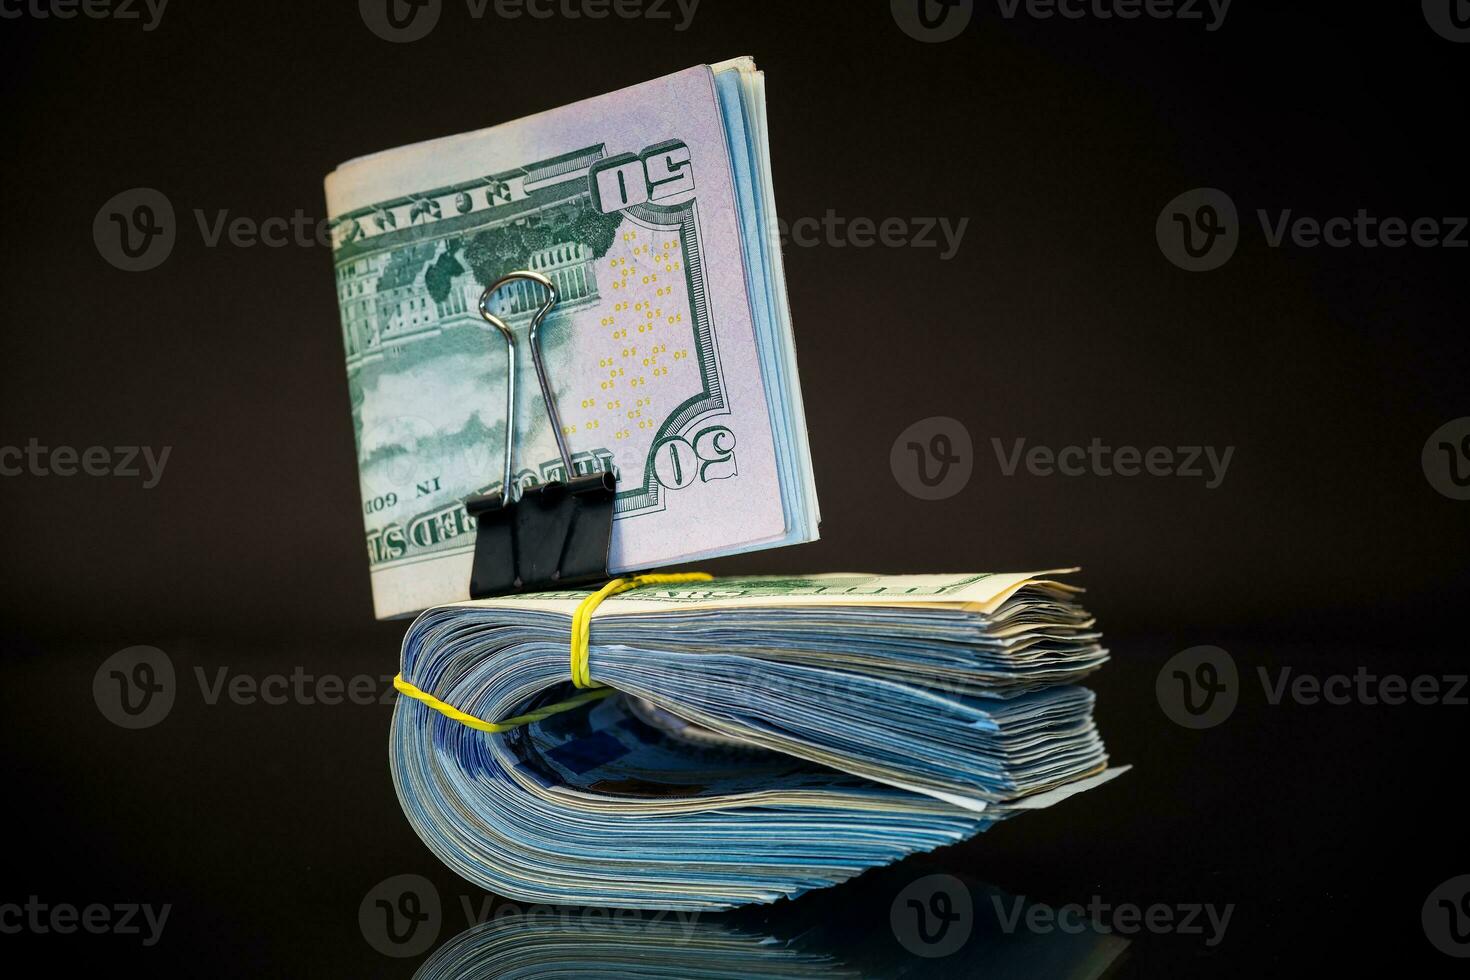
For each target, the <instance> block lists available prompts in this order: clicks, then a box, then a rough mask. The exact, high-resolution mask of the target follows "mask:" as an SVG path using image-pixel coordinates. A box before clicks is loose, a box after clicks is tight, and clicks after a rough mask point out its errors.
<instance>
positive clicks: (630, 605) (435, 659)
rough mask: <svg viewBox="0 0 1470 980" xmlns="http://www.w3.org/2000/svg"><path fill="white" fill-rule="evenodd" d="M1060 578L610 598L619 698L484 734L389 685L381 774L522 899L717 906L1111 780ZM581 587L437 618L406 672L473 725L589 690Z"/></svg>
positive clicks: (770, 583)
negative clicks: (575, 650) (580, 650)
mask: <svg viewBox="0 0 1470 980" xmlns="http://www.w3.org/2000/svg"><path fill="white" fill-rule="evenodd" d="M1054 574H1058V573H1035V574H1014V575H992V574H977V575H922V576H913V575H910V576H888V577H885V576H871V575H822V576H816V577H812V578H745V579H724V580H715V581H713V582H707V583H695V584H681V585H675V586H658V585H655V586H649V587H645V588H642V589H639V590H637V591H633V592H628V593H625V594H623V595H618V596H614V597H612V598H609V599H607V600H606V601H605V602H603V603H602V605H600V606H599V607H597V610H596V615H595V617H594V618H593V619H592V621H591V623H592V625H591V627H590V645H589V647H588V668H589V672H590V675H591V678H592V680H593V681H595V682H596V683H598V684H601V685H606V686H607V687H608V688H611V689H614V690H615V692H616V693H615V694H613V696H610V697H605V698H601V699H599V700H596V701H590V702H588V703H587V704H583V705H580V706H579V707H577V708H574V709H572V710H564V711H560V712H559V713H556V714H550V715H547V716H546V717H544V719H543V720H539V721H535V722H532V723H528V724H524V725H521V726H520V727H516V728H513V729H511V730H509V731H504V732H493V733H492V732H486V731H481V730H477V729H475V728H474V727H471V726H469V725H466V724H465V723H464V722H463V721H461V720H456V719H455V718H454V717H451V715H450V714H449V713H447V712H446V711H444V710H440V709H439V708H436V707H435V706H433V705H430V704H427V703H425V702H423V701H422V700H419V699H413V698H402V699H400V701H399V704H398V707H397V709H396V711H395V714H394V720H393V733H392V736H391V759H392V770H393V779H394V784H395V786H396V788H397V791H398V795H399V799H400V801H401V802H402V804H403V808H404V811H405V813H406V814H407V815H408V819H409V821H410V822H411V823H412V825H413V826H414V828H415V829H416V830H417V831H418V833H419V834H420V836H421V837H422V838H423V839H424V841H425V842H426V843H427V844H428V846H429V847H430V848H431V849H432V850H433V851H434V852H435V853H436V854H437V855H438V856H439V857H440V858H441V859H442V860H443V861H444V862H445V863H446V864H448V865H449V866H450V867H451V868H453V869H454V870H455V871H456V872H458V873H459V874H460V875H462V876H464V877H465V878H467V879H469V880H470V881H473V882H475V883H477V884H479V885H481V886H483V887H485V888H487V889H489V890H491V891H493V892H497V893H499V894H502V895H508V896H511V897H515V898H520V899H524V900H530V901H537V902H567V901H574V902H578V903H584V904H596V905H608V906H621V907H633V908H663V909H710V908H725V907H730V906H735V905H741V904H747V903H752V902H770V901H773V900H775V899H777V898H780V897H783V896H790V895H795V894H798V893H801V892H803V891H806V890H808V889H811V888H817V887H821V886H825V885H829V884H833V883H835V882H839V881H842V880H844V879H847V878H849V877H851V876H853V875H855V874H858V873H859V872H861V871H863V870H864V869H866V868H869V867H874V866H877V865H880V864H884V863H887V862H890V861H894V860H897V859H899V858H901V857H903V856H904V855H906V854H910V853H913V852H915V851H921V850H928V849H931V848H935V847H938V846H941V845H943V844H948V843H952V842H955V841H958V840H962V839H964V838H966V837H968V836H970V835H972V834H975V833H977V832H979V831H981V830H984V829H986V828H987V827H989V826H990V825H992V824H994V823H995V822H996V821H998V820H1000V819H1002V818H1005V817H1008V816H1010V815H1012V814H1014V813H1017V812H1018V811H1021V810H1025V809H1036V808H1041V807H1045V806H1049V805H1051V804H1052V803H1055V802H1057V801H1058V800H1060V799H1063V798H1065V797H1066V796H1069V795H1071V794H1073V793H1075V792H1077V791H1079V790H1082V789H1086V788H1089V787H1091V786H1093V785H1096V784H1097V783H1098V782H1100V781H1102V780H1105V779H1107V778H1109V777H1110V776H1111V775H1112V774H1113V771H1111V770H1107V768H1106V767H1107V756H1106V753H1105V751H1104V749H1103V745H1102V742H1101V740H1100V739H1099V737H1098V735H1097V732H1096V729H1095V728H1094V725H1093V721H1092V706H1093V695H1092V693H1091V692H1090V691H1088V690H1086V689H1085V688H1082V687H1078V686H1076V685H1075V682H1076V681H1078V680H1079V679H1081V678H1082V677H1084V676H1085V675H1087V674H1088V673H1090V672H1091V671H1093V670H1096V669H1097V668H1098V667H1099V666H1100V665H1101V664H1102V663H1103V662H1104V661H1105V660H1106V659H1107V652H1106V651H1105V650H1104V649H1103V648H1102V647H1101V645H1100V644H1099V634H1098V633H1096V632H1095V631H1094V630H1093V621H1092V619H1091V618H1090V617H1089V616H1088V614H1087V613H1086V612H1084V611H1083V609H1082V608H1081V607H1080V606H1079V605H1078V603H1077V601H1076V592H1077V590H1076V589H1075V588H1074V587H1071V586H1069V585H1066V584H1063V583H1062V582H1061V581H1060V580H1058V579H1056V578H1054V577H1053V575H1054ZM585 595H586V594H585V593H580V592H563V593H538V594H532V595H524V596H514V597H506V598H499V599H488V600H481V601H478V602H468V603H460V604H455V605H449V606H444V607H439V608H436V609H431V610H429V611H428V612H426V613H424V614H423V615H421V616H420V617H419V618H418V619H417V620H416V621H415V622H414V624H413V625H412V626H411V627H410V629H409V631H408V634H407V636H406V637H405V639H404V644H403V654H402V665H401V673H402V678H403V680H404V682H406V684H408V685H411V686H412V688H414V689H416V690H417V692H419V693H421V694H423V695H426V696H429V697H432V698H434V699H437V700H438V702H440V704H441V705H442V706H452V709H454V710H457V711H459V712H463V713H464V714H465V715H468V716H471V717H473V718H476V719H481V720H484V721H487V722H497V721H500V720H504V719H510V718H514V717H521V716H524V715H526V714H527V713H535V712H536V709H538V708H544V707H545V706H548V705H557V706H562V705H564V704H565V703H566V702H567V701H569V700H572V701H575V700H576V699H577V698H587V697H588V696H589V692H583V693H582V694H580V695H578V694H577V692H576V691H575V690H573V689H572V687H571V685H570V684H569V683H567V681H568V677H569V670H570V668H569V649H570V643H571V637H572V632H573V631H572V617H573V615H574V613H576V611H577V610H578V608H579V606H580V605H581V603H582V600H583V599H584V598H585ZM590 693H592V694H596V693H612V692H608V691H602V692H598V691H593V692H590Z"/></svg>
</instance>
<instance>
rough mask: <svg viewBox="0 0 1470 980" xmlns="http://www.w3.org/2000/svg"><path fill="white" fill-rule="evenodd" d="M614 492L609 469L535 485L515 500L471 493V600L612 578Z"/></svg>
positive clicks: (495, 495)
mask: <svg viewBox="0 0 1470 980" xmlns="http://www.w3.org/2000/svg"><path fill="white" fill-rule="evenodd" d="M616 497H617V489H616V485H615V482H614V480H613V475H612V474H611V473H588V474H587V475H586V476H579V477H575V478H573V479H572V480H570V481H569V482H566V483H563V482H562V481H560V480H557V481H555V482H553V483H544V484H542V485H541V486H539V487H531V488H530V489H528V490H526V491H525V492H524V493H522V494H521V499H520V500H518V501H515V502H514V503H511V504H509V505H507V504H506V503H505V497H504V495H503V494H499V493H489V494H482V495H480V496H476V497H470V498H469V499H468V500H466V501H465V502H464V505H465V509H466V510H468V511H469V512H470V515H471V516H472V517H474V518H475V520H476V521H477V522H478V529H477V530H476V532H475V565H474V568H473V569H472V571H471V572H470V598H472V599H483V598H485V597H486V596H492V595H505V594H506V593H509V592H541V591H544V590H547V589H555V588H562V587H565V586H570V585H583V584H586V583H588V582H600V581H603V580H604V579H606V578H607V577H608V576H607V549H608V546H609V545H610V544H612V515H613V500H614V498H616Z"/></svg>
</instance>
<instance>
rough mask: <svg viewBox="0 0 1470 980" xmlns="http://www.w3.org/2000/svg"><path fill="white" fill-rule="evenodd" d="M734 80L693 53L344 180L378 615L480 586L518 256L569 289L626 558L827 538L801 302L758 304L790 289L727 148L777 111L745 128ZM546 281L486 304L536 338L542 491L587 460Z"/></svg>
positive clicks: (497, 467)
mask: <svg viewBox="0 0 1470 980" xmlns="http://www.w3.org/2000/svg"><path fill="white" fill-rule="evenodd" d="M721 75H728V76H731V80H732V81H733V82H736V83H737V87H738V85H745V86H749V85H751V84H754V82H752V81H751V78H749V77H747V76H757V73H755V72H753V71H752V70H750V66H749V63H748V62H742V63H737V64H736V66H735V67H732V68H729V69H725V70H723V71H721V72H715V71H712V70H711V69H709V68H698V69H691V70H690V71H687V72H683V73H680V74H679V75H675V76H671V77H669V78H667V79H661V80H659V81H656V82H650V83H647V84H646V85H644V86H639V87H637V88H635V89H631V90H626V91H624V92H621V93H615V94H613V95H611V96H604V97H602V98H600V99H595V100H591V101H590V102H586V103H579V104H577V105H574V106H569V107H566V108H565V109H562V110H557V111H556V112H553V113H547V114H544V115H542V116H537V117H532V118H530V119H527V120H522V121H520V122H517V123H510V124H507V125H506V126H502V127H497V128H496V129H494V130H487V131H482V132H480V133H473V134H468V135H466V136H461V137H452V138H450V139H448V140H440V141H436V142H435V143H433V144H420V145H419V146H414V147H406V148H403V149H400V150H396V151H390V152H389V153H385V154H378V155H376V156H373V157H368V158H364V159H362V160H358V161H354V162H352V163H349V164H346V165H344V166H343V167H342V168H341V169H339V170H338V171H337V172H336V173H334V174H333V175H332V176H331V177H330V178H328V185H327V186H328V201H329V209H330V210H331V212H332V216H333V217H332V221H333V228H334V248H335V252H334V259H335V263H336V274H337V289H338V298H339V302H340V306H341V313H342V335H343V345H344V349H345V352H346V363H347V375H348V385H349V392H350V395H351V403H352V414H353V427H354V432H355V434H356V439H357V451H358V464H359V468H360V476H361V484H362V508H363V514H364V519H365V526H366V535H367V538H366V546H367V554H368V561H369V565H370V567H371V569H372V571H373V576H374V593H375V599H376V602H377V605H378V612H379V615H395V614H401V613H405V612H412V611H414V610H416V609H418V608H422V607H423V606H425V605H429V604H432V603H436V602H444V601H452V600H455V599H460V598H463V597H464V594H465V584H466V581H467V571H468V564H469V556H470V553H471V551H472V549H473V541H474V526H473V519H472V518H470V517H469V515H467V514H466V513H465V510H464V507H463V503H462V501H463V498H464V497H466V496H468V495H470V494H474V493H483V492H489V491H493V490H499V489H501V488H500V487H499V482H500V473H501V470H502V468H503V463H502V459H503V457H502V453H503V451H504V438H505V420H504V418H503V411H504V408H503V406H504V404H505V383H506V372H507V365H506V356H505V351H504V348H503V347H502V346H501V342H500V340H499V339H498V337H496V336H495V335H494V334H493V333H490V332H489V328H488V325H487V324H486V323H485V322H484V320H483V319H482V318H481V317H480V315H479V313H478V309H477V304H478V303H479V301H480V297H481V294H482V293H483V291H484V289H485V288H486V286H487V285H488V284H489V283H491V282H494V281H495V280H496V279H498V278H500V277H501V276H503V275H505V274H506V273H508V272H511V271H515V270H518V269H529V270H531V271H535V272H539V273H541V274H542V275H545V276H546V277H548V278H549V279H551V280H552V281H553V282H555V283H556V286H557V290H558V303H557V305H556V306H555V308H554V309H553V310H552V312H551V314H550V316H549V317H548V319H547V321H546V323H545V325H544V326H543V327H542V331H541V336H542V350H543V353H544V355H545V359H546V363H547V369H548V374H549V376H550V378H551V381H552V384H553V388H554V390H555V397H556V399H557V406H558V408H559V410H560V413H561V417H562V424H563V432H564V434H565V436H566V439H567V443H568V446H569V447H570V449H571V451H572V463H573V466H574V467H575V468H576V469H577V471H578V472H579V473H586V472H591V471H596V470H610V471H612V472H613V473H614V474H616V476H617V477H618V493H617V503H616V511H615V519H614V541H613V549H612V555H611V570H613V571H621V570H625V569H628V568H633V567H647V566H651V565H657V564H667V563H670V562H674V561H679V560H682V559H687V558H694V557H702V556H708V555H712V554H718V553H727V552H730V551H738V550H747V549H749V548H751V547H761V546H772V545H778V544H784V543H791V542H793V541H797V540H809V539H810V538H812V537H814V536H815V520H816V518H815V512H814V511H815V508H814V499H813V496H812V491H811V483H810V465H809V461H808V460H807V455H806V446H805V433H804V423H803V420H802V418H801V415H800V402H799V392H798V391H797V390H796V387H795V386H796V375H795V361H794V352H793V350H792V349H791V344H790V334H789V323H788V322H787V315H786V311H785V304H784V299H783V300H782V301H781V302H779V303H771V302H769V301H768V299H766V301H762V299H763V298H768V297H769V296H770V295H775V296H784V289H773V286H779V285H780V284H779V281H775V282H774V283H773V281H772V280H773V279H776V277H779V276H780V274H781V272H780V268H779V255H776V254H772V253H769V252H768V251H767V249H766V248H765V247H764V246H763V244H762V243H761V242H760V241H758V240H755V236H749V237H748V238H747V237H746V236H742V234H741V223H742V222H745V221H747V220H748V217H749V216H748V215H746V214H744V213H743V210H753V211H760V210H761V209H762V207H763V206H764V205H765V204H766V195H765V194H764V193H763V189H764V188H763V186H762V184H761V180H762V177H763V174H761V173H752V172H747V173H744V174H741V173H738V172H737V171H738V170H739V168H738V167H736V168H733V169H732V167H731V165H730V154H729V153H727V145H728V144H729V143H731V142H732V141H733V140H734V139H735V138H736V135H735V134H736V133H738V134H739V135H741V136H743V137H744V138H746V139H749V138H752V137H753V136H754V137H756V138H760V139H763V138H764V131H763V129H761V130H760V131H759V132H752V128H753V122H752V121H742V122H741V124H740V126H738V127H735V128H734V129H731V127H730V123H729V121H728V120H727V119H726V117H725V115H724V111H725V110H724V109H722V106H721V103H720V99H719V98H718V96H717V87H718V85H719V84H722V83H720V82H718V81H717V79H718V78H719V77H720V76H721ZM724 84H727V85H728V83H724ZM645 90H646V91H645ZM635 93H636V94H635ZM731 104H732V105H733V106H736V107H740V106H742V105H743V103H742V102H740V101H739V100H736V101H734V102H732V103H731ZM670 109H677V111H676V112H674V113H672V114H671V113H670ZM613 123H617V124H618V125H613ZM671 126H673V127H677V128H679V129H680V130H681V132H677V133H675V132H670V131H669V129H670V127H671ZM607 132H610V133H611V134H613V135H615V136H616V138H617V139H618V140H619V142H618V143H617V144H616V145H610V143H609V142H608V140H606V139H594V137H600V136H602V135H604V133H607ZM742 149H743V148H742ZM451 178H452V179H451ZM757 294H758V296H757ZM753 296H757V298H756V299H752V297H753ZM545 299H546V297H545V295H544V290H543V288H542V287H540V286H539V285H536V284H535V283H531V282H516V283H512V284H509V285H508V286H507V287H505V288H503V289H501V290H500V291H498V292H497V293H496V294H495V295H494V297H493V298H492V304H491V305H492V308H493V310H494V312H496V314H497V315H499V316H500V317H501V318H502V319H504V320H505V321H506V322H507V323H508V324H509V325H510V327H511V329H512V330H513V331H515V332H516V333H517V336H518V342H519V347H520V351H521V356H519V357H518V358H517V360H518V362H519V363H518V367H517V370H518V371H519V372H520V376H518V378H517V382H516V387H517V392H518V402H519V404H518V406H517V424H516V430H517V431H516V446H515V453H514V457H513V462H514V473H515V480H516V482H517V484H518V485H519V486H521V487H523V488H524V487H528V486H534V485H537V484H541V483H544V482H548V481H551V480H556V479H561V478H564V477H565V476H566V475H567V474H565V473H563V472H562V471H563V469H564V467H563V464H562V461H561V459H560V457H559V455H558V453H557V450H556V445H555V440H554V437H553V434H552V433H551V431H550V428H549V423H548V421H547V419H546V416H545V411H544V405H543V402H542V399H541V397H540V394H539V389H538V387H537V385H536V380H535V375H534V369H533V367H532V364H531V359H530V357H529V356H528V355H529V351H528V350H527V349H526V346H525V336H524V331H525V328H526V327H527V326H528V324H529V321H530V318H531V315H532V314H533V313H534V312H535V310H536V309H537V308H539V307H540V306H541V305H542V304H543V303H544V302H545Z"/></svg>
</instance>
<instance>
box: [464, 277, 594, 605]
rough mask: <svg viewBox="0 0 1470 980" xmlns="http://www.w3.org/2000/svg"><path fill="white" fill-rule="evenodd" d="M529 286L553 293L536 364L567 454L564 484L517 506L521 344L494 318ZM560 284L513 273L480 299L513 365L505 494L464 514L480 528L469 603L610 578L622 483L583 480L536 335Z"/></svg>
mask: <svg viewBox="0 0 1470 980" xmlns="http://www.w3.org/2000/svg"><path fill="white" fill-rule="evenodd" d="M519 279H524V280H529V281H531V282H534V283H537V284H538V285H540V286H542V287H543V288H545V290H546V302H545V303H544V304H542V306H541V308H540V309H539V310H537V311H536V314H535V316H533V317H532V318H531V332H530V341H531V358H532V361H533V362H534V363H535V365H536V380H537V381H539V382H540V384H541V396H542V397H543V398H545V399H546V417H547V419H548V421H550V422H551V431H552V433H553V434H555V436H556V448H557V450H558V451H559V452H560V453H561V462H562V466H563V467H564V470H563V477H564V478H563V479H560V480H554V481H552V482H550V483H543V484H541V485H540V486H535V487H528V488H526V489H525V490H524V491H522V492H521V494H520V498H519V499H513V498H512V492H513V488H514V487H515V486H516V483H515V481H514V479H513V476H512V472H511V461H512V456H513V454H514V452H515V422H516V344H515V336H514V335H513V334H512V333H511V332H510V328H509V327H507V326H506V325H505V322H504V321H503V320H501V319H500V318H499V317H498V316H496V315H495V314H494V313H492V312H491V311H490V297H491V296H492V295H494V293H495V291H496V290H498V289H499V288H500V287H501V286H504V285H505V284H506V283H508V282H512V281H515V280H519ZM556 298H557V297H556V284H555V283H553V282H552V281H551V280H550V279H548V278H547V277H546V276H543V275H541V274H540V273H537V272H512V273H509V274H507V275H505V276H502V277H500V278H499V279H497V280H496V281H495V282H493V283H491V284H490V285H489V287H488V288H486V290H485V291H484V292H483V293H481V294H480V316H482V317H484V318H485V322H487V323H489V324H490V325H491V326H492V327H494V328H495V329H496V330H499V331H500V335H501V336H502V337H504V338H505V352H506V356H507V358H508V359H509V360H508V364H507V371H506V384H505V475H504V478H503V479H502V481H501V483H500V492H499V493H489V494H477V495H475V496H473V497H469V498H468V499H466V500H465V502H464V505H465V509H466V510H467V511H469V513H470V515H471V516H473V517H474V518H475V520H476V522H477V524H478V529H477V531H476V532H475V563H474V566H473V568H472V569H471V571H470V598H471V599H483V598H485V597H487V596H494V595H506V594H508V593H513V592H541V591H546V590H548V589H557V588H565V587H566V586H570V585H582V584H586V583H588V582H598V581H604V580H606V579H607V578H608V573H607V552H608V546H609V545H610V544H611V543H612V518H613V500H614V498H615V497H616V491H617V481H616V478H615V477H614V476H613V475H612V474H611V473H609V472H605V471H598V472H594V473H587V474H585V475H581V476H578V475H576V469H575V468H574V467H573V466H572V456H571V453H570V452H568V451H567V440H566V436H565V435H564V434H563V433H562V428H561V416H560V414H559V413H558V412H557V410H556V396H555V395H554V394H553V393H552V390H551V384H550V382H548V381H547V378H546V365H545V364H544V363H543V362H542V360H541V344H540V341H539V339H538V337H537V331H538V330H539V328H540V327H541V321H542V320H545V319H546V314H548V313H550V312H551V308H552V307H553V306H555V305H556Z"/></svg>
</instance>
